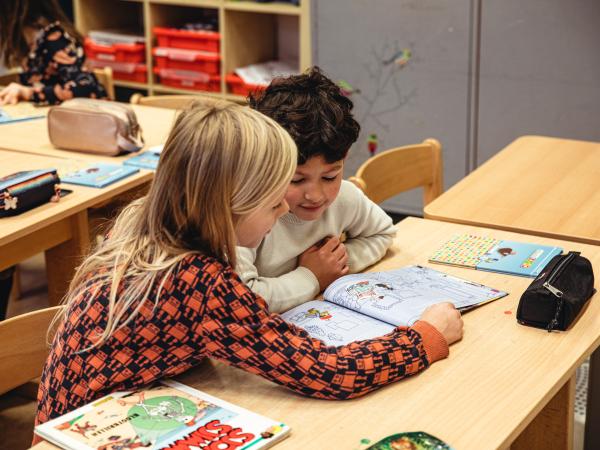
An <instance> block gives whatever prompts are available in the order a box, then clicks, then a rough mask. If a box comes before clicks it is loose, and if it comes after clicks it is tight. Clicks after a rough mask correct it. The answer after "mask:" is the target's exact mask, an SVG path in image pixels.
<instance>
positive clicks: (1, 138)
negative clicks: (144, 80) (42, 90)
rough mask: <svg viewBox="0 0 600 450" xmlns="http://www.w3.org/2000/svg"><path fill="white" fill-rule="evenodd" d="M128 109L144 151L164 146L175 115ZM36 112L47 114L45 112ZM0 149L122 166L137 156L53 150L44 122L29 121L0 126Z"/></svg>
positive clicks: (160, 110) (144, 108) (158, 110)
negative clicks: (131, 112)
mask: <svg viewBox="0 0 600 450" xmlns="http://www.w3.org/2000/svg"><path fill="white" fill-rule="evenodd" d="M131 106H132V107H133V109H134V110H135V114H136V116H137V118H138V122H139V124H140V126H141V127H142V135H143V136H144V140H145V142H146V145H145V147H144V148H145V149H146V148H148V147H151V146H154V145H158V144H162V143H164V142H165V141H166V139H167V136H168V134H169V131H170V130H171V127H172V125H173V123H174V121H175V117H176V114H177V112H176V111H175V110H170V109H165V108H154V107H151V106H141V105H131ZM3 108H4V109H5V110H6V111H7V112H9V113H10V108H11V107H10V105H8V106H3ZM40 109H41V110H42V111H44V112H47V110H48V109H49V108H40ZM0 148H3V149H6V150H13V151H18V152H24V153H33V154H36V155H44V156H53V157H57V158H75V159H81V160H94V161H104V162H115V163H118V162H122V161H123V160H125V159H127V158H130V157H132V156H134V155H137V154H139V153H134V154H133V155H130V154H124V155H121V156H104V157H103V156H98V155H92V154H88V153H80V152H72V151H69V150H60V149H57V148H54V147H53V146H52V144H51V143H50V139H49V138H48V122H47V120H46V119H33V120H28V121H24V122H15V123H11V124H3V125H0Z"/></svg>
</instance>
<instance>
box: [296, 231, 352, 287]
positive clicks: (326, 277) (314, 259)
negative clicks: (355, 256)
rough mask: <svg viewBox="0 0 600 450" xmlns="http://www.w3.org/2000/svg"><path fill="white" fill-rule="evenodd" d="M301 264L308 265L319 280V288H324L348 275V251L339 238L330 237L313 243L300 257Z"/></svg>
mask: <svg viewBox="0 0 600 450" xmlns="http://www.w3.org/2000/svg"><path fill="white" fill-rule="evenodd" d="M298 262H299V265H300V266H303V267H306V268H307V269H308V270H310V271H311V272H312V273H314V274H315V276H316V277H317V280H319V289H320V290H323V289H325V288H326V287H327V286H329V285H330V284H331V283H332V282H334V281H335V280H337V279H338V278H339V277H341V276H343V275H346V274H347V273H348V271H349V270H350V269H349V268H348V252H346V247H345V246H344V244H342V243H341V241H340V240H339V238H337V237H330V238H327V240H326V241H325V242H324V243H321V242H320V243H319V244H316V245H313V246H312V247H310V248H308V249H307V250H305V251H304V253H302V254H301V255H300V257H299V258H298Z"/></svg>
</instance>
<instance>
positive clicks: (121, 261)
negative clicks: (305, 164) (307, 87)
mask: <svg viewBox="0 0 600 450" xmlns="http://www.w3.org/2000/svg"><path fill="white" fill-rule="evenodd" d="M296 159H297V154H296V145H295V144H294V141H293V140H292V138H291V137H290V136H289V135H288V134H287V132H286V131H285V130H284V129H283V128H281V127H280V126H279V125H278V124H277V123H276V122H275V121H273V120H272V119H270V118H268V117H266V116H264V115H262V114H261V113H259V112H257V111H254V110H252V109H250V108H248V107H244V106H241V105H236V104H233V103H229V102H225V101H214V102H210V103H209V104H208V105H207V104H206V102H203V103H202V104H200V103H194V104H192V105H191V106H190V107H189V108H188V109H187V110H185V111H183V112H182V113H181V114H180V115H179V117H178V118H177V120H176V122H175V125H174V127H173V129H172V130H171V133H170V135H169V137H168V139H167V142H166V143H165V146H164V149H163V152H162V154H161V157H160V162H159V165H158V169H157V171H156V175H155V177H154V181H153V183H152V186H151V187H150V191H149V193H148V195H147V196H146V197H143V198H141V199H138V200H136V201H134V202H132V203H131V204H130V205H128V206H127V207H126V208H125V209H124V210H123V211H122V212H121V214H119V216H118V217H117V219H116V221H115V223H114V225H113V227H112V229H111V231H110V233H109V238H108V239H106V240H105V241H104V242H103V243H102V244H100V246H99V247H98V248H97V249H96V250H95V251H94V252H93V253H92V254H91V255H90V256H88V257H87V258H86V259H85V261H84V262H83V264H82V265H81V266H80V267H79V268H78V269H77V271H76V273H75V277H74V278H73V280H72V282H71V285H70V288H69V293H68V294H67V296H66V298H65V302H66V304H67V308H64V310H63V313H62V316H63V317H60V318H62V319H64V316H66V315H67V314H68V310H69V309H71V308H69V306H70V305H71V304H72V303H73V302H75V301H78V299H79V297H80V296H81V295H86V296H87V299H86V300H87V305H88V307H89V305H90V304H91V303H92V302H93V301H94V298H95V297H96V295H97V293H98V291H99V290H100V288H101V287H102V286H106V285H110V295H109V304H108V318H107V324H106V327H105V329H104V330H103V331H102V333H101V334H99V336H98V338H97V339H94V341H95V343H94V345H93V346H98V345H100V344H102V343H103V342H105V341H106V340H107V339H108V338H109V337H110V336H111V335H112V334H113V333H114V332H115V331H116V330H117V329H119V328H121V327H123V326H125V325H127V324H128V323H129V322H130V321H131V320H132V319H133V318H134V317H135V316H136V315H137V313H138V312H139V311H140V309H141V307H142V306H143V305H144V303H145V302H146V301H148V300H150V299H149V295H150V293H151V291H152V289H153V287H154V286H155V283H157V282H158V283H159V289H158V291H157V295H156V298H154V299H153V301H154V302H155V304H156V302H157V301H158V297H159V295H160V292H161V289H162V286H163V284H164V283H165V281H166V279H167V277H168V276H169V275H170V274H171V273H172V272H173V271H174V268H175V266H176V265H177V263H178V262H180V261H181V260H182V259H183V258H184V257H186V256H188V255H190V254H192V253H202V254H206V255H210V256H214V257H216V258H218V259H220V260H221V261H223V262H224V263H228V264H230V265H232V266H233V267H235V263H236V258H235V246H236V235H235V226H236V224H237V223H238V222H239V220H240V219H241V218H243V217H244V216H246V215H248V214H251V213H252V212H254V211H255V210H256V209H257V208H258V207H260V206H262V205H263V204H264V203H265V201H270V200H271V199H272V198H273V195H274V194H275V193H276V192H281V191H282V190H283V189H284V188H285V186H286V185H287V184H288V183H289V182H290V180H291V178H292V176H293V174H294V171H295V168H296ZM123 282H125V283H123ZM57 319H59V318H57Z"/></svg>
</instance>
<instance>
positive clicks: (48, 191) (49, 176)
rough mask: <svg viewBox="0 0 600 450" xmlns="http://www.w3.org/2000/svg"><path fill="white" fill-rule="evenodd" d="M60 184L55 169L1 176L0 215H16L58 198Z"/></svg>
mask: <svg viewBox="0 0 600 450" xmlns="http://www.w3.org/2000/svg"><path fill="white" fill-rule="evenodd" d="M59 184H60V178H59V177H58V174H57V173H56V170H54V169H48V170H30V171H26V172H17V173H13V174H10V175H7V176H5V177H3V178H0V217H6V216H15V215H17V214H21V213H22V212H25V211H28V210H30V209H32V208H35V207H36V206H39V205H42V204H44V203H47V202H49V201H51V200H58V198H59V197H60V196H59V192H60V188H59Z"/></svg>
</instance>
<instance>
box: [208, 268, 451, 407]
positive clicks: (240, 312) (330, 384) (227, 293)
mask: <svg viewBox="0 0 600 450" xmlns="http://www.w3.org/2000/svg"><path fill="white" fill-rule="evenodd" d="M436 306H437V305H436ZM456 314H458V319H457V318H456V317H454V315H456ZM440 315H441V316H443V317H446V318H447V320H446V319H443V320H439V319H438V322H440V323H444V322H452V323H455V324H456V323H457V320H460V314H459V313H458V312H457V311H456V310H455V309H454V310H452V308H451V307H450V306H449V305H448V304H446V305H445V306H443V305H442V306H438V311H437V312H435V311H434V314H431V317H432V318H433V317H438V316H440ZM201 317H202V334H203V338H204V343H205V348H206V349H207V353H208V354H207V356H209V357H212V358H216V359H219V360H221V361H223V362H226V363H227V364H230V365H233V366H237V367H240V368H242V369H244V370H247V371H248V372H252V373H255V374H257V375H260V376H262V377H264V378H267V379H269V380H271V381H273V382H275V383H277V384H280V385H283V386H286V387H288V388H289V389H291V390H293V391H295V392H298V393H300V394H303V395H306V396H310V397H316V398H324V399H347V398H353V397H358V396H360V395H364V394H366V393H368V392H370V391H372V390H375V389H377V388H378V387H380V386H383V385H386V384H389V383H392V382H394V381H397V380H400V379H402V378H405V377H407V376H410V375H413V374H416V373H418V372H420V371H422V370H424V369H426V368H427V367H428V366H429V365H430V364H432V363H433V362H435V361H437V360H439V359H442V358H445V357H446V356H447V355H448V342H451V340H450V339H447V338H446V337H445V336H444V334H443V333H442V332H440V331H439V330H438V329H437V328H436V327H435V326H434V325H432V324H431V323H429V322H427V321H425V320H421V321H417V322H416V323H415V324H414V325H413V326H412V327H409V328H404V327H402V328H400V327H399V328H396V329H395V330H394V331H393V332H391V333H389V334H387V335H385V336H382V337H380V338H375V339H369V340H364V341H361V342H353V343H351V344H348V345H345V346H339V347H333V346H326V345H325V344H323V342H321V341H319V340H318V339H313V338H311V337H309V336H308V334H307V333H306V331H304V330H302V329H300V328H298V327H295V326H293V325H291V324H288V323H287V322H285V321H284V320H283V319H282V318H281V316H279V315H278V314H270V313H269V311H268V310H267V307H266V303H265V302H264V300H263V299H261V298H260V297H257V296H256V295H255V294H254V293H253V292H252V291H250V290H249V289H248V288H247V287H246V286H244V285H243V284H242V283H241V282H240V281H239V279H238V278H237V277H235V276H234V275H233V274H232V273H229V272H228V271H224V272H222V273H221V274H220V275H219V276H218V280H217V282H216V283H215V285H214V288H213V289H212V291H211V293H210V296H209V298H208V299H207V301H206V302H205V303H204V306H203V307H202V310H201ZM447 328H448V327H447ZM454 328H457V327H456V326H455V327H454ZM458 328H460V330H462V322H461V324H460V327H458Z"/></svg>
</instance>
